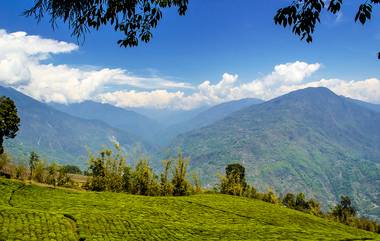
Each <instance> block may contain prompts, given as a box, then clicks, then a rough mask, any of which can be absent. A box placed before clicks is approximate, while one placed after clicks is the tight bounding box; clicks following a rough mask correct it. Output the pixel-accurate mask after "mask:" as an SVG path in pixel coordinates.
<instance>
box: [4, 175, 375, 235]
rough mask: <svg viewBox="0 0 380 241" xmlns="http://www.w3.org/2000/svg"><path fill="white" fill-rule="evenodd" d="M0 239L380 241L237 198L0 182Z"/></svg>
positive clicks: (255, 201) (352, 229)
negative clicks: (167, 194) (149, 195)
mask: <svg viewBox="0 0 380 241" xmlns="http://www.w3.org/2000/svg"><path fill="white" fill-rule="evenodd" d="M0 240H380V235H376V234H374V233H370V232H366V231H362V230H359V229H355V228H351V227H348V226H345V225H342V224H338V223H335V222H333V221H328V220H325V219H322V218H318V217H315V216H311V215H308V214H305V213H302V212H298V211H295V210H291V209H287V208H285V207H281V206H275V205H272V204H268V203H265V202H262V201H258V200H253V199H247V198H241V197H233V196H226V195H216V194H203V195H195V196H189V197H146V196H137V195H127V194H119V193H108V192H104V193H96V192H84V191H75V190H65V189H54V188H49V187H40V186H36V185H25V184H23V183H21V182H17V181H11V180H7V179H1V178H0Z"/></svg>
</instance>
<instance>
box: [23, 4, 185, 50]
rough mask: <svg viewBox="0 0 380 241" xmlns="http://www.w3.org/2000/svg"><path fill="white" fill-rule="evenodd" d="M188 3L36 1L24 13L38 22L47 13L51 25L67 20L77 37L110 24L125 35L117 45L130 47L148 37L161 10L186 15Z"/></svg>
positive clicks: (160, 14)
mask: <svg viewBox="0 0 380 241" xmlns="http://www.w3.org/2000/svg"><path fill="white" fill-rule="evenodd" d="M187 5H188V0H165V1H162V0H136V1H120V0H113V1H102V0H92V1H81V0H74V1H66V0H35V2H34V6H33V7H32V8H30V9H29V10H27V11H25V12H24V15H26V16H34V17H35V18H36V19H37V20H38V21H40V20H41V19H42V18H43V17H44V16H45V14H49V15H50V22H51V24H52V25H53V27H54V26H55V25H56V23H57V22H59V21H63V22H64V23H68V25H69V26H70V28H72V29H73V32H72V35H74V36H76V37H77V38H79V37H81V36H83V35H84V34H85V33H86V32H88V31H90V30H91V29H95V30H99V29H100V27H102V26H109V27H112V28H113V29H114V30H115V31H117V32H120V33H121V34H123V35H124V38H123V39H121V40H119V41H118V44H119V45H120V46H123V47H133V46H137V45H138V44H139V40H141V41H143V42H149V41H150V40H151V38H152V29H154V28H156V26H157V24H158V22H159V21H160V20H161V18H162V11H163V10H164V9H166V8H171V7H177V8H178V13H179V15H185V13H186V10H187Z"/></svg>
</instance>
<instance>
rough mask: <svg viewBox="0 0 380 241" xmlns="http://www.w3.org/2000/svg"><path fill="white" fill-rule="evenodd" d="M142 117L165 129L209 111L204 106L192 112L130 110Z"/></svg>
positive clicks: (150, 109)
mask: <svg viewBox="0 0 380 241" xmlns="http://www.w3.org/2000/svg"><path fill="white" fill-rule="evenodd" d="M128 109H129V110H131V111H135V112H137V113H139V114H141V115H144V116H147V117H149V118H151V119H153V120H155V121H157V122H159V123H160V124H161V125H162V126H163V127H164V128H166V127H169V126H173V125H177V124H179V123H182V122H186V121H188V120H190V119H192V118H194V117H195V116H196V115H198V114H199V113H201V112H202V111H205V110H207V109H208V108H207V107H206V106H202V107H199V108H195V109H190V110H173V109H152V108H135V107H133V108H128Z"/></svg>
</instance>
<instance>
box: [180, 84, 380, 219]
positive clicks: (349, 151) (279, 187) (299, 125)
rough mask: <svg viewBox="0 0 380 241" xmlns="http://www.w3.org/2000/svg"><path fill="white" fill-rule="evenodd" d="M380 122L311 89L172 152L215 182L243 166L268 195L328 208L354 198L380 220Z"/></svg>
mask: <svg viewBox="0 0 380 241" xmlns="http://www.w3.org/2000/svg"><path fill="white" fill-rule="evenodd" d="M379 123H380V114H379V113H377V112H374V111H370V110H368V109H366V108H364V107H361V106H360V105H358V104H356V103H352V102H350V101H348V100H347V99H346V98H344V97H340V96H337V95H335V94H334V93H333V92H331V91H330V90H328V89H326V88H309V89H305V90H299V91H295V92H292V93H290V94H287V95H284V96H281V97H279V98H276V99H273V100H271V101H268V102H265V103H263V104H259V105H253V106H250V107H248V108H246V109H243V110H241V111H238V112H235V113H233V115H230V116H229V117H227V118H225V119H223V120H222V121H219V122H216V123H215V124H213V125H210V126H207V127H204V128H201V129H198V130H194V131H191V132H188V133H185V134H183V135H182V136H180V137H179V138H178V139H177V140H175V141H174V144H173V145H174V146H175V147H176V146H178V145H180V146H182V150H183V151H184V152H185V154H186V155H188V156H190V158H191V161H192V162H191V165H192V168H196V169H198V170H199V171H200V172H201V174H202V176H203V177H205V178H208V180H209V181H210V182H212V178H214V180H215V177H214V176H213V175H210V173H215V172H216V171H217V170H220V171H222V170H223V168H224V167H225V166H226V165H227V164H228V163H231V162H242V163H244V166H246V167H247V175H248V178H249V180H250V181H253V183H254V184H255V185H256V186H257V187H258V188H259V189H261V190H263V191H265V190H266V189H267V188H269V187H274V188H275V190H276V191H277V192H278V193H285V192H289V191H290V192H306V193H308V194H311V195H313V196H315V197H316V198H317V199H318V200H321V201H323V203H324V206H325V207H326V208H327V207H328V206H329V204H330V203H331V202H336V201H337V199H339V197H340V196H341V195H349V196H351V197H352V198H354V200H355V201H356V203H355V204H356V205H357V206H359V209H360V210H361V211H363V212H365V213H366V214H371V215H373V217H377V218H379V217H380V216H379V214H380V213H379V208H378V207H379V206H380V198H379V192H380V189H379V188H380V125H379Z"/></svg>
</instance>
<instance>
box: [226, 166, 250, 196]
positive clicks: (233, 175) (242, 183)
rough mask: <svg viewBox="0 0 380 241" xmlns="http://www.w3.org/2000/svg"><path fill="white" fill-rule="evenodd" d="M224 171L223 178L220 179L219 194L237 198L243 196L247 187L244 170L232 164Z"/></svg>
mask: <svg viewBox="0 0 380 241" xmlns="http://www.w3.org/2000/svg"><path fill="white" fill-rule="evenodd" d="M225 171H226V174H225V176H222V177H221V184H220V192H221V193H224V194H230V195H237V196H241V195H243V193H244V192H245V191H246V189H247V187H248V185H247V182H246V180H245V168H244V167H243V166H242V165H241V164H239V163H234V164H229V165H227V166H226V169H225Z"/></svg>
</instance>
